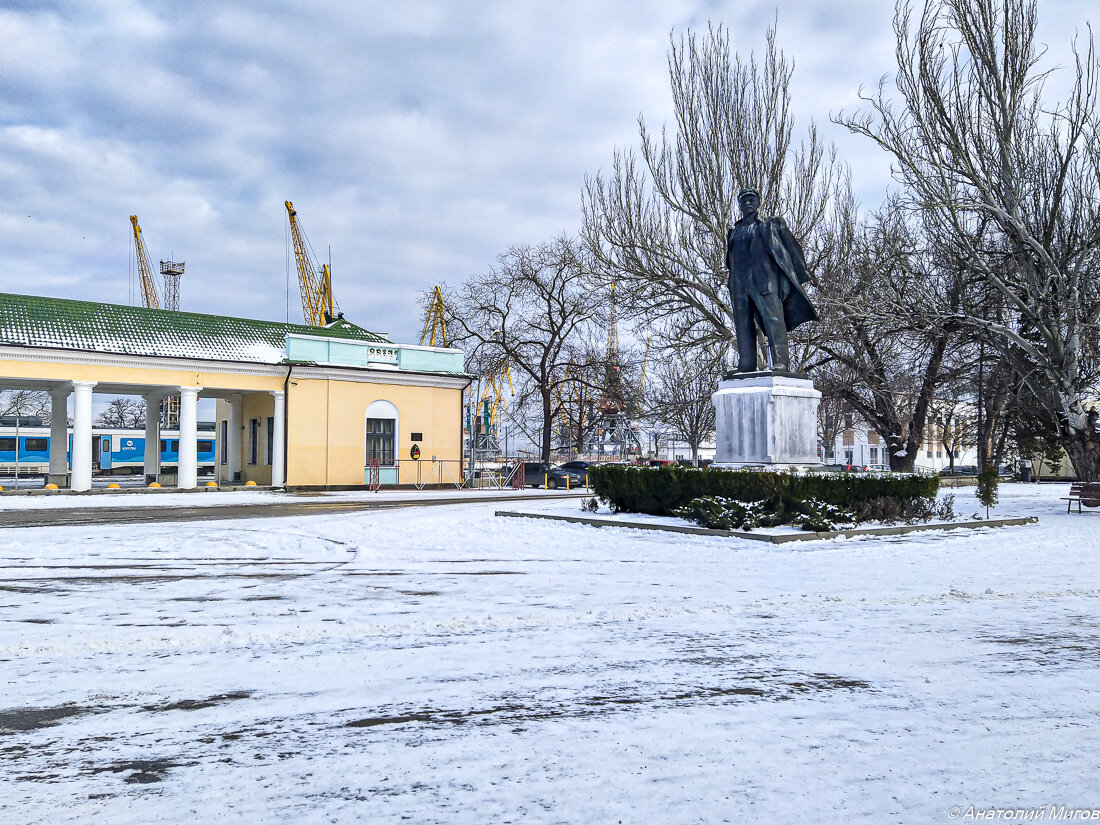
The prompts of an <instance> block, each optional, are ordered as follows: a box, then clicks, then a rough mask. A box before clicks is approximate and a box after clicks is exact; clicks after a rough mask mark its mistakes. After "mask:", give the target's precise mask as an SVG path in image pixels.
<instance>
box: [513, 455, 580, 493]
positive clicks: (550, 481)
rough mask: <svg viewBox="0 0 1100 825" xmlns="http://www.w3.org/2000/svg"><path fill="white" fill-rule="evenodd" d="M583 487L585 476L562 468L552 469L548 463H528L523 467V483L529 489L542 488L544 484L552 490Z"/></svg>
mask: <svg viewBox="0 0 1100 825" xmlns="http://www.w3.org/2000/svg"><path fill="white" fill-rule="evenodd" d="M567 482H568V486H569V487H583V486H584V474H583V473H577V472H574V471H572V470H565V469H562V468H561V467H552V466H551V465H550V463H549V462H546V461H528V462H525V463H524V465H523V483H524V484H526V485H527V486H528V487H542V486H543V485H544V484H545V485H546V486H547V487H549V488H550V489H551V490H557V489H558V488H559V487H565V486H567Z"/></svg>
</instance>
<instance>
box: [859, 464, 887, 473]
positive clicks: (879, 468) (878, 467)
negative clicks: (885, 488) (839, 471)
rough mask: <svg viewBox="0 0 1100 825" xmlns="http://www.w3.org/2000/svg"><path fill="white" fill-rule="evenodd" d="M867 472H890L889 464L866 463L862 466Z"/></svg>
mask: <svg viewBox="0 0 1100 825" xmlns="http://www.w3.org/2000/svg"><path fill="white" fill-rule="evenodd" d="M863 469H864V470H866V471H867V472H869V473H888V472H890V465H889V464H868V465H867V466H866V467H864V468H863Z"/></svg>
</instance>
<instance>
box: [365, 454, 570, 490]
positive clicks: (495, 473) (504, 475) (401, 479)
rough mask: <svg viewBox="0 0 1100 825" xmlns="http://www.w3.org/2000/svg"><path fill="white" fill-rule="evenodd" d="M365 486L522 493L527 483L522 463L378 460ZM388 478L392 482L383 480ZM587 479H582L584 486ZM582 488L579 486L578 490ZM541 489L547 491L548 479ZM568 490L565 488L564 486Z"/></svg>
mask: <svg viewBox="0 0 1100 825" xmlns="http://www.w3.org/2000/svg"><path fill="white" fill-rule="evenodd" d="M365 470H366V483H367V486H368V487H369V488H370V489H371V490H378V489H381V488H382V487H383V486H400V487H413V488H415V489H417V490H423V489H425V488H426V487H434V488H446V487H453V488H456V489H466V490H522V489H523V488H524V487H525V486H526V484H527V483H528V482H529V481H530V479H528V478H526V476H525V474H524V466H523V462H522V461H509V462H500V461H477V462H474V463H472V464H471V463H470V462H468V461H458V460H457V459H435V458H431V459H428V458H424V459H408V458H404V459H398V460H395V461H394V462H393V463H392V464H385V465H383V464H382V463H381V462H380V461H378V460H377V459H375V460H372V461H371V462H370V464H368V465H367V467H366V468H365ZM387 476H389V477H390V478H392V479H395V481H389V480H385V479H386V478H387ZM586 483H587V478H586V479H585V484H586ZM585 484H578V485H577V486H576V488H578V489H579V488H581V487H583V486H585ZM539 486H541V487H545V488H550V486H551V485H550V484H549V483H548V479H547V478H545V477H544V478H543V479H542V483H541V484H540V485H539ZM567 486H568V485H567Z"/></svg>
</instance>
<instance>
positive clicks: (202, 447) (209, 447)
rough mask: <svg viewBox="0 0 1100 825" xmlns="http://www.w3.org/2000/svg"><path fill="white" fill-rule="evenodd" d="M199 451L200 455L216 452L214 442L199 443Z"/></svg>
mask: <svg viewBox="0 0 1100 825" xmlns="http://www.w3.org/2000/svg"><path fill="white" fill-rule="evenodd" d="M197 449H198V451H199V452H200V453H212V452H214V442H213V441H200V442H199V443H198V447H197Z"/></svg>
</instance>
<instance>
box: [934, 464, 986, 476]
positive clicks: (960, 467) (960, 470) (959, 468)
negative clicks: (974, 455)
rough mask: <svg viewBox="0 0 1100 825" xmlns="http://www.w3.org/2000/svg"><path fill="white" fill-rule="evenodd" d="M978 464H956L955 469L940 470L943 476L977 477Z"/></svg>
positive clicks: (945, 468)
mask: <svg viewBox="0 0 1100 825" xmlns="http://www.w3.org/2000/svg"><path fill="white" fill-rule="evenodd" d="M977 474H978V465H977V464H956V465H955V466H954V467H944V468H943V469H942V470H940V475H941V476H976V475H977Z"/></svg>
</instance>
